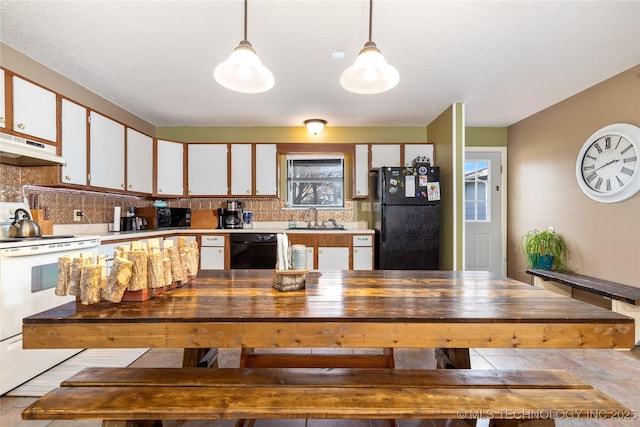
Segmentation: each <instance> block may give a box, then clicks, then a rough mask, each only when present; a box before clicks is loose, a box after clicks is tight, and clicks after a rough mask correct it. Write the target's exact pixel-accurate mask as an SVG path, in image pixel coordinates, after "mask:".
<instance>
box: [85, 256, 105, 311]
mask: <svg viewBox="0 0 640 427" xmlns="http://www.w3.org/2000/svg"><path fill="white" fill-rule="evenodd" d="M101 276H102V267H101V266H100V265H98V264H86V265H84V266H83V267H82V276H81V277H82V278H81V281H80V301H81V302H82V304H84V305H89V304H95V303H98V302H100V283H101V282H102V279H101Z"/></svg>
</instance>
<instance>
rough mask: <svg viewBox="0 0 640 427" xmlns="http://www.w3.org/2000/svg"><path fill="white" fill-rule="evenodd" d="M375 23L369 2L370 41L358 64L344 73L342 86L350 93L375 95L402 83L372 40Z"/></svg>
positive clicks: (370, 1) (363, 50) (341, 81)
mask: <svg viewBox="0 0 640 427" xmlns="http://www.w3.org/2000/svg"><path fill="white" fill-rule="evenodd" d="M372 21H373V0H369V41H367V42H366V43H365V44H364V47H363V48H362V50H361V51H360V53H359V54H358V57H357V58H356V62H355V63H354V64H353V65H352V66H351V67H349V68H347V69H346V70H344V72H343V73H342V76H340V84H341V85H342V87H343V88H345V89H346V90H348V91H349V92H354V93H361V94H373V93H381V92H385V91H387V90H389V89H392V88H394V87H395V86H396V85H397V84H398V82H399V81H400V74H399V73H398V70H396V69H395V68H394V67H393V66H391V65H389V64H387V61H385V59H384V57H383V56H382V52H380V49H378V47H377V46H376V44H375V43H374V42H373V41H372V40H371V27H372Z"/></svg>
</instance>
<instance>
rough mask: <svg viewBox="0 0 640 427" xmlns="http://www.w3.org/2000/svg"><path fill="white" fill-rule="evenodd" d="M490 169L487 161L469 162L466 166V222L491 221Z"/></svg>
mask: <svg viewBox="0 0 640 427" xmlns="http://www.w3.org/2000/svg"><path fill="white" fill-rule="evenodd" d="M489 168H490V162H489V161H487V160H480V161H469V162H465V165H464V200H465V209H464V210H465V220H466V221H489V220H490V209H489V203H488V202H489V201H490V200H489V196H490V194H491V193H490V192H489V188H490V182H489Z"/></svg>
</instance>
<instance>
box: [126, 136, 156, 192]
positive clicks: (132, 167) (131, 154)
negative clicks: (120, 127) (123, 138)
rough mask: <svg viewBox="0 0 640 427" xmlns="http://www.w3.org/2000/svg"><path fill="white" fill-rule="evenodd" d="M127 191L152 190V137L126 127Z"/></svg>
mask: <svg viewBox="0 0 640 427" xmlns="http://www.w3.org/2000/svg"><path fill="white" fill-rule="evenodd" d="M127 191H135V192H138V193H147V194H151V193H152V192H153V138H151V137H150V136H147V135H145V134H143V133H140V132H138V131H137V130H134V129H131V128H127Z"/></svg>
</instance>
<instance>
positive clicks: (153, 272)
mask: <svg viewBox="0 0 640 427" xmlns="http://www.w3.org/2000/svg"><path fill="white" fill-rule="evenodd" d="M147 270H148V272H149V287H150V288H161V287H163V286H164V270H163V264H162V254H161V253H160V252H155V253H150V254H149V255H148V265H147Z"/></svg>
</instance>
